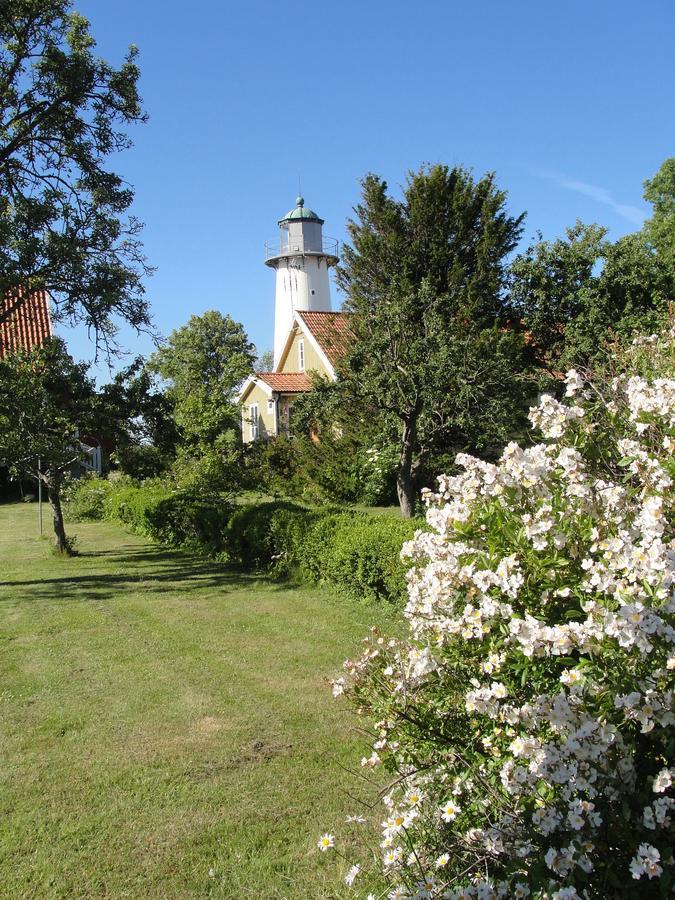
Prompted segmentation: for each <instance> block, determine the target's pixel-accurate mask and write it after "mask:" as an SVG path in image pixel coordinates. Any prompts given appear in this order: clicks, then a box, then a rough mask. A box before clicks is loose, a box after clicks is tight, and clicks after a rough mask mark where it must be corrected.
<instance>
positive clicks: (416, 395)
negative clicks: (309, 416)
mask: <svg viewBox="0 0 675 900" xmlns="http://www.w3.org/2000/svg"><path fill="white" fill-rule="evenodd" d="M362 188H363V196H362V202H361V203H360V204H359V205H358V206H357V207H356V209H355V212H356V216H357V219H356V220H350V221H349V222H348V226H347V227H348V230H349V234H350V237H351V240H352V246H346V247H345V248H344V252H343V264H342V266H341V267H340V268H339V269H338V274H337V277H338V283H339V285H340V287H341V288H342V289H343V290H344V292H345V294H346V295H347V301H346V309H348V310H349V311H351V312H353V313H355V314H356V315H355V317H354V331H355V334H356V339H355V342H354V345H353V348H352V350H351V352H350V353H349V354H348V356H347V358H346V360H345V364H344V366H343V367H342V370H341V376H342V378H343V380H344V382H345V384H346V385H348V387H349V389H350V390H351V391H352V392H353V396H354V398H355V402H359V399H362V400H364V401H366V402H368V403H370V404H372V405H373V406H374V407H375V408H377V409H378V410H379V411H380V412H381V413H382V414H383V415H384V416H385V417H388V419H389V420H391V419H394V420H395V421H396V422H397V423H398V424H397V431H398V436H399V440H398V442H399V450H400V453H399V465H398V473H397V491H398V497H399V503H400V506H401V511H402V513H403V515H404V516H411V515H412V512H413V506H414V501H415V496H416V489H417V485H416V480H417V477H418V475H419V472H420V470H421V467H422V465H423V464H424V461H425V460H426V459H427V458H428V456H429V454H430V453H431V451H432V450H433V449H434V448H437V447H439V446H447V445H448V444H451V445H452V446H454V447H456V448H460V447H465V446H473V447H480V448H481V449H485V448H486V447H487V446H489V445H491V444H493V443H499V441H500V439H501V438H503V437H504V436H508V433H509V431H510V430H511V429H512V428H514V427H515V426H517V424H518V422H519V412H520V410H521V409H522V407H523V393H524V392H523V387H524V382H523V377H522V373H523V371H524V369H525V366H524V361H523V341H522V337H521V336H520V335H518V334H516V333H515V332H514V331H513V330H511V329H508V328H505V327H504V325H505V319H504V317H503V302H502V289H503V286H504V276H505V257H506V256H507V254H508V253H509V252H510V251H511V250H512V249H513V248H514V247H515V245H516V242H517V241H518V238H519V236H520V233H521V227H522V221H523V216H522V215H521V216H518V217H516V218H514V217H512V216H510V215H508V213H507V212H506V209H505V206H506V194H505V193H504V192H503V191H500V190H498V189H497V187H496V184H495V179H494V175H492V174H487V175H485V176H483V178H481V179H480V180H479V181H474V179H473V178H472V176H471V174H470V173H469V172H468V171H467V170H465V169H463V168H459V167H455V168H453V169H449V168H448V167H447V166H442V165H436V166H431V167H423V168H422V169H420V170H419V171H418V172H415V173H410V174H409V176H408V180H407V184H406V187H405V189H404V192H403V198H402V200H396V199H394V198H393V197H391V196H390V195H389V193H388V189H387V183H386V182H385V181H383V180H382V179H381V178H379V177H377V176H375V175H368V176H367V177H366V178H365V179H364V181H363V183H362Z"/></svg>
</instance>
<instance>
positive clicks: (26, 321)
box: [0, 289, 52, 359]
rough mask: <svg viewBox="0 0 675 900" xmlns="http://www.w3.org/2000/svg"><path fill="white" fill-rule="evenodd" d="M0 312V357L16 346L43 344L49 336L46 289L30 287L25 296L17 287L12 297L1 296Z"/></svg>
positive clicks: (30, 346)
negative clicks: (0, 317) (28, 292)
mask: <svg viewBox="0 0 675 900" xmlns="http://www.w3.org/2000/svg"><path fill="white" fill-rule="evenodd" d="M8 311H9V315H8V316H6V317H5V314H6V313H7V312H8ZM0 315H2V321H0V359H1V358H2V357H3V356H6V355H7V354H8V353H16V351H17V350H33V349H34V348H35V347H42V345H43V344H44V343H45V341H47V340H48V339H49V338H50V337H51V336H52V323H51V319H50V317H49V295H48V294H47V291H32V292H31V293H30V294H29V295H28V296H24V292H23V290H22V289H19V291H17V293H16V295H15V296H14V297H5V298H4V300H3V299H0Z"/></svg>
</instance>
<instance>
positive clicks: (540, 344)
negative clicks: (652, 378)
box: [510, 159, 675, 372]
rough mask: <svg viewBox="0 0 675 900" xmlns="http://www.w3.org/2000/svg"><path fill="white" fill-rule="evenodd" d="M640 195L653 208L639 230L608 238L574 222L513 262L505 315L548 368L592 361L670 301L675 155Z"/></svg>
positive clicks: (674, 284) (652, 322)
mask: <svg viewBox="0 0 675 900" xmlns="http://www.w3.org/2000/svg"><path fill="white" fill-rule="evenodd" d="M645 199H646V200H649V201H650V202H651V203H653V205H654V214H653V217H652V218H651V219H649V220H647V222H645V226H644V228H643V229H642V230H641V231H638V232H635V233H634V234H628V235H625V236H624V237H621V238H619V239H618V240H617V241H614V242H612V241H610V240H609V239H608V237H607V235H608V230H607V229H606V228H604V227H602V226H600V225H584V224H583V223H582V222H579V221H578V222H577V223H576V224H575V225H574V226H573V227H572V228H568V229H567V231H566V234H565V237H563V238H558V239H557V240H554V241H545V240H543V239H542V238H541V236H539V240H537V241H536V242H535V243H533V244H532V245H531V246H530V247H528V248H527V250H525V251H524V252H523V253H521V254H519V255H518V256H517V257H516V259H515V260H514V261H513V264H512V266H511V298H510V299H511V303H512V305H513V315H514V317H517V318H521V319H522V320H523V323H524V325H525V327H526V328H527V330H528V331H529V333H530V336H531V340H532V344H533V346H534V347H535V348H536V351H537V353H538V357H539V360H540V362H542V363H543V364H544V365H545V366H547V367H548V368H549V369H550V370H551V371H553V372H561V371H564V370H565V369H566V368H569V367H570V366H589V365H593V364H594V363H596V362H597V361H599V360H601V358H602V356H603V354H604V353H605V352H606V346H607V343H608V341H609V340H610V338H611V337H612V336H615V337H617V336H618V337H624V338H625V337H628V336H630V335H632V334H634V333H640V332H642V333H645V332H649V331H654V330H655V329H656V328H657V327H658V322H659V321H660V320H661V319H662V317H663V315H664V312H665V308H666V305H667V303H668V301H672V300H673V299H675V238H674V237H673V234H675V159H671V160H666V162H665V163H664V164H663V166H661V168H660V169H659V171H658V172H657V174H656V175H655V176H654V178H653V179H652V180H651V181H647V182H645Z"/></svg>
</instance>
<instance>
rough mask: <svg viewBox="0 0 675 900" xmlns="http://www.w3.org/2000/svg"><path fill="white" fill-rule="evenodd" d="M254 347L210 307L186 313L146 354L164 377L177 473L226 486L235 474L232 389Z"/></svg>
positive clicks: (238, 327)
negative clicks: (174, 427) (184, 319)
mask: <svg viewBox="0 0 675 900" xmlns="http://www.w3.org/2000/svg"><path fill="white" fill-rule="evenodd" d="M254 360H255V350H254V347H253V345H252V344H251V343H250V342H249V340H248V338H247V337H246V333H245V332H244V329H243V328H242V326H241V325H240V324H239V323H238V322H235V321H234V320H233V319H232V318H231V317H230V316H223V315H222V314H221V313H219V312H216V311H214V310H211V311H209V312H206V313H204V314H203V315H201V316H191V318H190V320H189V321H188V323H187V325H183V326H182V327H181V328H178V329H176V330H175V331H174V332H173V333H172V334H171V335H170V337H169V339H168V341H167V343H166V345H165V346H164V347H162V348H160V349H159V350H158V351H156V352H155V353H154V354H153V355H152V356H151V358H150V362H149V369H150V371H152V372H155V373H156V374H158V375H160V376H161V377H162V378H163V379H164V380H165V382H166V385H167V389H166V393H167V396H168V398H169V401H170V402H171V403H172V405H173V417H174V420H175V423H176V425H177V427H178V429H179V433H180V441H179V448H178V460H177V463H176V465H177V467H178V474H179V476H180V477H182V478H186V477H187V478H190V479H193V480H198V481H202V482H203V481H204V480H207V481H209V482H210V483H211V487H212V488H213V489H214V490H219V489H225V490H228V489H230V488H231V487H232V485H234V484H235V483H236V482H237V480H238V478H239V474H240V468H239V464H240V461H239V459H238V457H237V451H238V449H239V446H240V434H239V431H240V428H239V426H240V413H239V408H238V407H237V405H236V403H235V395H236V391H237V388H238V387H239V385H240V384H241V382H242V381H243V380H244V379H245V378H246V376H247V375H249V374H250V373H251V371H252V370H253V362H254Z"/></svg>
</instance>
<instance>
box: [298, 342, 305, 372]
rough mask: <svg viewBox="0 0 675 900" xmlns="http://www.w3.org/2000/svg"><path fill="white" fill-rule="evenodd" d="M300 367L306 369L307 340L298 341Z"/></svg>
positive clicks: (302, 369) (302, 370)
mask: <svg viewBox="0 0 675 900" xmlns="http://www.w3.org/2000/svg"><path fill="white" fill-rule="evenodd" d="M298 369H299V370H300V371H301V372H304V371H305V342H304V341H298Z"/></svg>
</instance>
